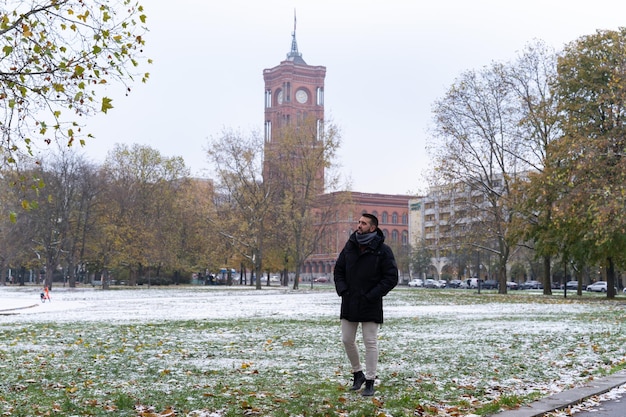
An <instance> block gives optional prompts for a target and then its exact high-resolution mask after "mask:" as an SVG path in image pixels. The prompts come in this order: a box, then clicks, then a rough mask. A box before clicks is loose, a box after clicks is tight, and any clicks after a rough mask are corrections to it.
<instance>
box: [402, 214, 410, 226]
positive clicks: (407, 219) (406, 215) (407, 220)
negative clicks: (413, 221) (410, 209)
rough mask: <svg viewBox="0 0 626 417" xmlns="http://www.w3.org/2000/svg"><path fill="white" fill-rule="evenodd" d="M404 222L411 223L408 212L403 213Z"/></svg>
mask: <svg viewBox="0 0 626 417" xmlns="http://www.w3.org/2000/svg"><path fill="white" fill-rule="evenodd" d="M402 224H409V215H408V214H406V213H404V214H402Z"/></svg>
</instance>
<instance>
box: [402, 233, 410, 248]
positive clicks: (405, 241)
mask: <svg viewBox="0 0 626 417" xmlns="http://www.w3.org/2000/svg"><path fill="white" fill-rule="evenodd" d="M408 244H409V232H407V231H406V230H404V231H403V232H402V246H406V245H408Z"/></svg>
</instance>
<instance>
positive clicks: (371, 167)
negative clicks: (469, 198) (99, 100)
mask: <svg viewBox="0 0 626 417" xmlns="http://www.w3.org/2000/svg"><path fill="white" fill-rule="evenodd" d="M143 3H144V5H145V12H146V14H147V16H148V25H149V27H150V33H148V34H147V35H146V36H145V38H146V42H147V46H146V49H145V52H146V55H147V56H149V57H150V58H152V59H153V60H154V63H153V64H152V65H151V66H150V67H149V68H147V70H148V71H149V72H150V73H151V78H150V81H149V82H148V83H147V84H140V83H139V84H136V85H135V86H134V88H133V91H132V93H131V95H130V96H128V97H124V95H123V93H122V94H114V93H112V92H109V93H108V94H109V95H111V96H112V97H113V98H114V102H113V105H114V107H115V108H114V109H113V110H112V111H110V112H109V114H108V115H106V116H98V117H95V118H92V119H89V120H88V122H87V130H90V131H91V132H93V133H94V134H95V135H96V136H97V139H96V140H93V141H91V142H89V143H88V145H87V147H86V149H85V152H86V154H87V156H89V157H90V158H92V159H93V160H95V161H97V162H101V161H102V160H104V157H105V155H106V153H107V152H108V151H109V150H110V149H112V147H113V145H114V144H115V143H127V144H133V143H138V144H142V145H149V146H151V147H153V148H155V149H158V150H159V151H160V152H161V153H162V154H163V155H165V156H182V157H183V158H184V160H185V162H186V164H187V166H188V167H190V169H191V171H192V174H194V175H196V176H210V165H209V163H208V161H207V158H206V156H205V154H206V152H205V150H206V147H207V144H208V141H209V138H211V137H217V136H219V135H220V132H222V131H223V129H224V128H228V129H235V130H240V131H241V132H243V133H244V134H245V133H248V132H251V131H253V130H257V131H259V132H261V131H262V129H263V119H264V107H263V105H264V101H263V100H264V83H263V70H264V69H266V68H272V67H274V66H276V65H278V64H280V62H281V61H282V60H284V59H285V57H286V54H287V52H289V50H290V47H291V34H292V31H293V26H294V21H293V20H294V19H293V17H294V9H295V10H296V13H297V31H296V36H297V42H298V48H299V51H300V52H301V53H302V56H303V58H304V60H305V61H306V62H307V64H309V65H323V66H325V67H326V70H327V71H326V82H325V110H326V118H327V119H331V120H332V121H333V122H334V123H335V124H336V125H338V126H339V128H340V129H341V133H342V147H341V150H340V152H339V162H340V164H341V173H342V175H343V177H344V178H346V179H348V180H350V181H351V184H352V187H351V188H352V189H353V190H354V191H361V192H372V193H385V194H405V193H409V194H414V193H418V192H419V191H420V190H421V189H422V188H423V185H424V179H423V178H424V177H423V172H424V170H427V169H429V161H428V158H427V154H426V151H425V145H426V142H427V140H428V132H427V130H428V127H429V125H430V123H431V120H432V116H431V107H432V105H433V103H434V102H435V100H437V99H438V98H440V97H442V96H443V94H444V93H445V91H446V90H447V89H448V88H449V87H450V86H451V84H452V83H453V82H454V80H455V78H457V77H458V76H459V75H460V74H461V73H462V72H464V71H466V70H470V69H478V68H481V67H483V66H485V65H488V64H489V63H490V62H492V61H508V60H512V59H513V58H514V57H515V56H516V55H517V53H518V52H519V51H520V50H521V49H523V48H524V46H525V45H526V44H528V43H529V42H531V41H533V40H534V39H541V40H543V41H545V42H546V43H547V44H548V45H550V46H552V47H554V48H556V49H561V48H562V47H563V45H564V44H566V43H568V42H571V41H573V40H575V39H576V38H578V37H580V36H583V35H588V34H592V33H594V32H595V30H596V29H617V28H618V27H619V26H620V25H622V26H624V25H626V2H625V1H624V0H596V1H593V2H591V1H581V0H526V1H523V2H522V1H505V0H438V1H429V2H428V1H418V0H405V1H402V0H386V1H369V0H360V1H346V0H343V1H342V0H264V1H257V0H229V1H207V0H177V1H176V2H172V1H165V0H146V1H144V2H143Z"/></svg>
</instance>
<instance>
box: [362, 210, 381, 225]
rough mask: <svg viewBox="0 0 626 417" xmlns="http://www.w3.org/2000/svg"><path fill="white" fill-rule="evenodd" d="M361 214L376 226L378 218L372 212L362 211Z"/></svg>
mask: <svg viewBox="0 0 626 417" xmlns="http://www.w3.org/2000/svg"><path fill="white" fill-rule="evenodd" d="M361 216H363V217H367V218H368V219H370V220H371V222H372V224H373V225H374V226H376V227H378V218H377V217H376V216H374V215H373V214H369V213H363V214H361Z"/></svg>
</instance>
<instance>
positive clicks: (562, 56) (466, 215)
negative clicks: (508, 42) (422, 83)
mask: <svg viewBox="0 0 626 417" xmlns="http://www.w3.org/2000/svg"><path fill="white" fill-rule="evenodd" d="M625 75H626V29H624V28H620V29H619V30H615V31H612V30H599V31H597V32H596V33H594V34H591V35H587V36H582V37H580V38H578V39H576V40H574V41H572V42H570V43H569V44H567V45H566V46H565V47H564V48H563V50H561V51H555V50H552V49H551V48H549V47H547V46H546V45H545V44H544V43H543V42H541V41H537V42H534V43H532V44H529V45H528V46H527V47H526V48H525V50H523V51H522V52H521V53H520V54H519V55H518V57H517V58H516V59H514V60H513V61H511V62H506V63H501V62H494V63H492V64H490V65H488V66H485V67H484V68H481V69H479V70H469V71H467V72H465V73H463V74H461V75H460V76H459V77H458V79H456V80H455V82H454V83H453V85H452V86H451V87H450V88H449V89H448V91H447V92H446V93H445V95H444V96H443V97H442V98H441V99H439V100H438V101H437V102H436V103H435V105H434V107H433V115H434V121H433V129H432V140H431V143H430V151H431V152H432V154H433V157H434V160H435V161H436V163H435V167H436V168H435V173H434V178H436V181H434V182H433V184H436V185H439V186H442V185H443V184H456V185H458V184H461V185H463V186H465V187H467V188H468V189H469V190H471V192H472V193H474V194H480V195H481V196H482V197H483V200H481V206H480V207H481V211H480V213H478V214H477V213H475V211H473V210H472V209H473V208H475V207H472V201H471V199H470V200H468V201H467V202H466V204H465V206H464V207H460V208H459V210H458V211H457V213H462V215H458V216H457V217H456V218H452V219H451V220H450V222H451V223H455V222H456V224H457V225H462V226H463V228H464V234H465V235H466V236H467V237H468V240H467V241H466V242H460V243H462V244H460V245H457V246H456V247H455V248H450V250H451V251H453V252H454V251H458V252H461V251H463V250H466V251H467V250H468V249H469V250H472V249H474V250H481V251H483V252H487V253H489V254H491V255H492V256H494V257H495V258H497V263H496V269H497V274H498V280H499V282H500V292H506V285H505V284H506V281H507V263H508V262H509V261H510V258H511V254H512V253H513V252H515V251H517V250H519V248H527V249H530V250H532V251H533V253H534V254H535V255H536V256H537V257H538V258H540V259H542V260H543V277H542V281H543V284H544V293H545V294H550V293H551V268H552V267H553V266H554V265H555V264H556V263H558V264H560V265H563V267H564V268H567V267H569V268H570V270H571V271H572V272H573V273H574V275H575V276H577V277H579V282H580V281H581V279H580V275H581V273H582V271H583V270H584V267H585V266H587V265H598V266H601V267H603V268H605V271H606V272H605V274H606V278H607V281H608V288H609V290H608V296H609V297H613V296H614V295H615V294H614V289H613V287H614V285H615V284H616V276H617V271H618V269H620V268H623V267H624V266H625V261H626V256H625V255H626V251H625V249H626V246H625V244H626V233H625V232H626V214H625V213H626V210H625V208H626V192H625V191H624V187H625V185H624V184H625V180H626V178H625V176H626V165H625V163H626V161H625V160H624V150H625V146H626V142H625V138H626V130H625V128H624V122H623V121H624V117H625V116H626V112H625V107H624V104H625V100H626V77H625ZM485 202H486V203H485ZM579 291H580V287H579Z"/></svg>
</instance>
